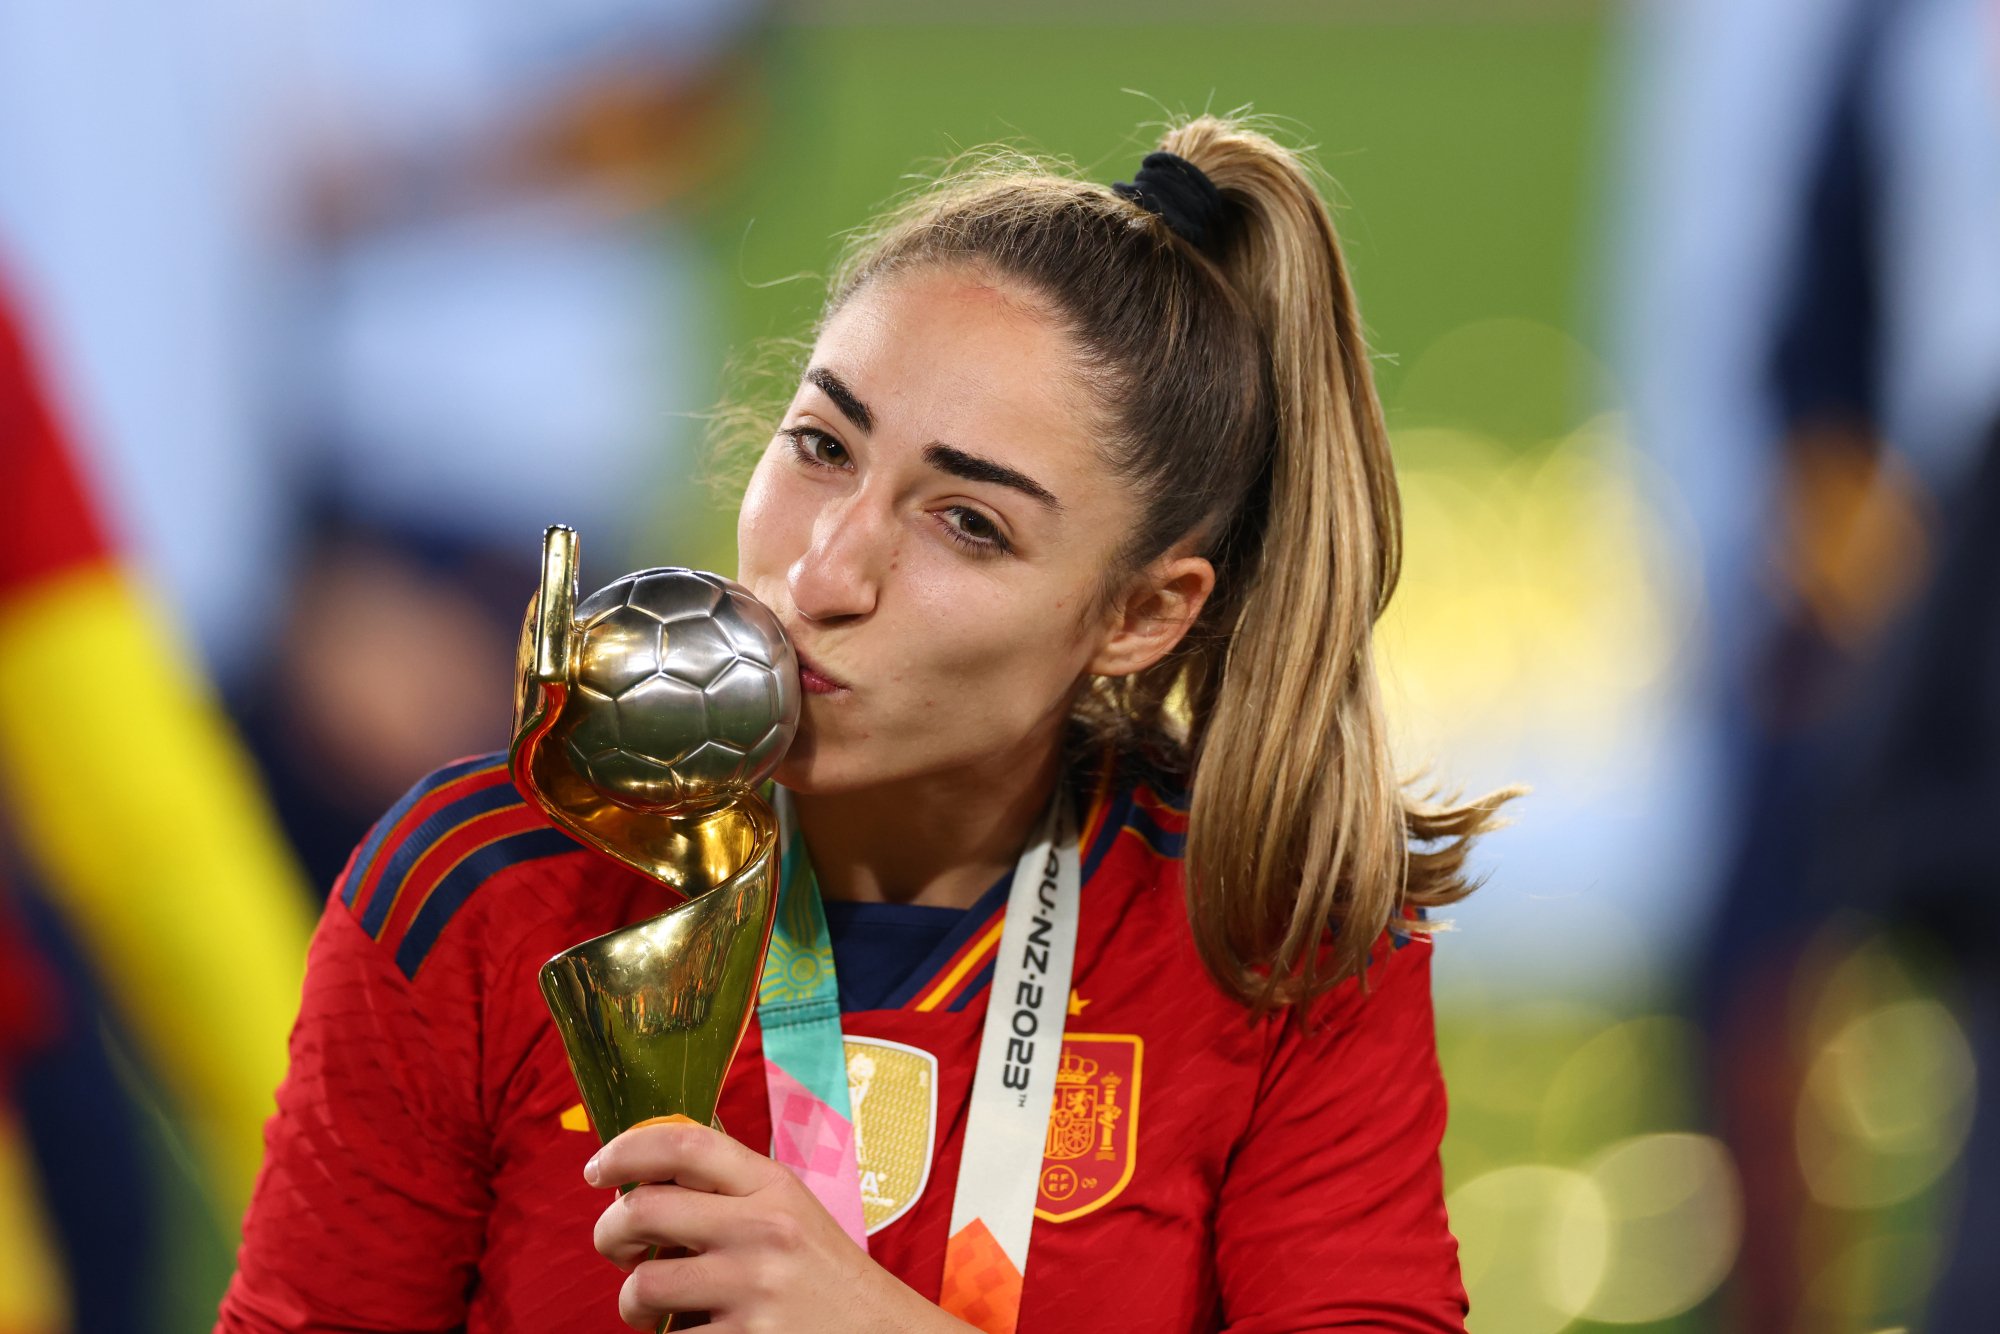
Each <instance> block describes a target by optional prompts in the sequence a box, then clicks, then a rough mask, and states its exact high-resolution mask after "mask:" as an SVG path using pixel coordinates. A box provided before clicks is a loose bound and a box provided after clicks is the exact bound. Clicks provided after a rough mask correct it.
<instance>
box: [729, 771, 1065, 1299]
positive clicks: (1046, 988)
mask: <svg viewBox="0 0 2000 1334" xmlns="http://www.w3.org/2000/svg"><path fill="white" fill-rule="evenodd" d="M777 808H778V821H779V830H780V833H781V837H782V842H783V847H784V854H783V857H782V866H781V878H780V883H779V898H778V913H777V920H776V922H775V924H774V925H773V927H772V931H771V949H770V953H769V954H768V955H767V956H766V957H765V961H764V973H763V978H762V983H761V986H760V987H759V991H758V1003H757V1016H758V1023H759V1026H760V1027H761V1029H762V1030H763V1039H764V1071H765V1076H764V1082H765V1095H766V1098H767V1100H768V1102H769V1104H770V1110H771V1128H772V1156H773V1157H774V1158H776V1159H777V1160H778V1161H779V1162H781V1163H784V1164H785V1165H786V1166H787V1167H790V1168H791V1169H792V1170H793V1171H794V1172H796V1173H797V1174H798V1175H799V1177H800V1179H801V1180H803V1181H804V1182H805V1183H806V1185H807V1187H808V1188H810V1189H811V1190H812V1192H813V1194H814V1196H816V1197H817V1198H818V1199H819V1201H820V1203H821V1204H823V1205H824V1206H825V1207H826V1209H827V1211H828V1212H829V1213H831V1214H832V1215H833V1216H834V1218H835V1219H836V1220H838V1221H839V1222H840V1224H841V1226H842V1227H843V1228H845V1229H846V1230H847V1233H848V1235H849V1236H851V1237H853V1238H854V1240H855V1241H856V1242H857V1243H858V1244H860V1245H862V1246H863V1247H865V1246H866V1245H867V1229H866V1227H865V1224H864V1222H863V1215H862V1207H861V1186H860V1177H859V1169H858V1166H857V1163H856V1154H855V1139H854V1111H853V1107H852V1105H851V1102H850V1100H849V1095H848V1083H847V1061H846V1051H845V1047H844V1044H843V1040H842V1038H841V1033H840V1001H839V996H840V990H839V986H838V984H837V982H836V980H835V976H834V964H833V944H832V939H831V937H830V935H829V933H828V931H827V926H826V913H825V911H824V910H823V909H822V908H821V906H820V899H819V887H818V885H817V883H816V882H815V881H814V879H813V875H812V867H811V865H810V863H809V862H808V861H807V859H806V856H805V845H804V841H803V839H802V838H801V837H800V835H799V831H798V820H797V818H796V814H795V812H794V811H793V809H792V802H791V795H790V794H789V793H787V792H785V791H783V790H782V789H780V790H779V792H778V794H777ZM1080 889H1081V882H1080V876H1079V872H1078V865H1077V847H1076V829H1075V823H1074V819H1073V817H1072V815H1071V812H1070V809H1069V803H1068V801H1066V800H1064V798H1063V795H1062V789H1061V788H1060V786H1059V787H1058V789H1057V794H1056V796H1055V798H1054V799H1053V800H1052V801H1051V803H1050V808H1049V811H1048V813H1047V815H1045V816H1044V817H1043V820H1042V822H1041V825H1040V827H1039V828H1038V830H1037V832H1036V834H1035V836H1034V837H1032V838H1030V839H1029V841H1028V846H1027V848H1026V849H1025V850H1024V851H1023V852H1022V854H1021V860H1020V862H1019V863H1018V864H1017V865H1016V866H1015V868H1014V879H1013V883H1012V884H1011V885H1010V886H1009V888H1008V891H1007V906H1006V909H1005V912H1006V916H1005V918H1004V920H1003V923H1002V926H1001V932H1000V951H999V954H998V956H997V957H996V959H995V961H994V968H993V982H992V987H991V990H990V992H989V994H988V1000H987V1007H986V1018H985V1022H984V1025H983V1027H982V1028H981V1030H980V1039H979V1053H978V1056H977V1057H976V1058H975V1065H974V1067H973V1077H972V1096H971V1103H970V1106H969V1108H968V1111H967V1116H966V1126H965V1148H964V1152H963V1154H962V1157H961V1162H960V1165H959V1171H958V1187H957V1190H956V1192H955V1193H954V1194H953V1196H952V1207H951V1231H950V1239H949V1241H948V1242H947V1244H946V1248H945V1266H944V1277H943V1285H942V1288H941V1290H940V1297H939V1304H940V1305H941V1306H943V1307H944V1309H945V1310H947V1311H949V1312H951V1313H952V1314H953V1315H956V1316H958V1317H959V1318H960V1319H962V1320H965V1321H967V1322H968V1323H970V1324H973V1325H975V1326H977V1327H979V1328H980V1329H984V1330H989V1331H999V1330H1007V1331H1011V1330H1012V1329H1013V1328H1014V1324H1015V1319H1016V1316H1017V1314H1018V1312H1019V1309H1020V1302H1021V1282H1022V1277H1023V1275H1025V1274H1026V1272H1027V1267H1028V1242H1029V1237H1030V1234H1031V1233H1032V1231H1033V1227H1034V1221H1035V1195H1036V1191H1037V1189H1038V1185H1039V1180H1040V1176H1041V1169H1042V1157H1043V1153H1044V1150H1045V1146H1046V1142H1047V1139H1048V1126H1049V1114H1050V1109H1051V1107H1052V1105H1053V1099H1054V1096H1055V1071H1056V1066H1057V1064H1058V1062H1059V1061H1060V1060H1061V1055H1062V1036H1063V1024H1064V1021H1065V1019H1066V1018H1067V1016H1068V1013H1069V990H1070V974H1071V970H1072V966H1073V964H1074V962H1075V957H1076V924H1077V907H1078V897H1079V891H1080ZM934 1133H935V1132H934Z"/></svg>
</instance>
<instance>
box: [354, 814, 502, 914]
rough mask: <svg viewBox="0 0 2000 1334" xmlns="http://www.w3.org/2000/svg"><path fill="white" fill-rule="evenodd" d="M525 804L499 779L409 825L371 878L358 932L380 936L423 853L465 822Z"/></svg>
mask: <svg viewBox="0 0 2000 1334" xmlns="http://www.w3.org/2000/svg"><path fill="white" fill-rule="evenodd" d="M526 804H527V803H526V802H525V801H523V800H522V797H521V794H520V792H518V791H517V790H516V789H515V787H514V785H513V784H512V783H511V782H508V781H506V780H505V779H504V778H502V779H501V780H500V781H498V782H495V783H492V784H491V785H488V786H484V787H474V788H473V789H472V790H471V791H470V792H468V793H467V794H466V795H465V796H462V797H459V798H457V799H456V800H453V801H450V802H447V803H446V804H444V805H443V806H440V807H438V808H437V809H436V810H434V811H432V812H431V813H430V814H428V815H427V816H425V817H424V818H423V819H422V820H419V821H418V822H417V823H416V824H414V825H412V826H411V827H410V829H409V830H408V832H407V833H405V834H404V835H402V836H401V837H400V838H398V839H397V841H396V845H395V847H394V848H393V849H391V850H389V851H388V856H387V859H386V860H385V861H384V863H383V866H382V873H381V874H380V875H379V876H376V877H375V881H376V885H375V892H374V895H373V896H372V897H371V898H370V899H369V900H368V906H367V908H366V910H365V911H364V912H363V913H362V915H361V926H362V929H363V930H365V931H367V932H368V934H369V935H371V936H379V935H381V933H382V928H383V927H384V926H386V925H387V924H388V921H389V907H390V905H391V904H392V903H394V902H395V901H396V887H397V886H398V885H401V884H402V883H403V882H404V880H405V879H407V878H408V877H409V874H410V872H411V871H412V870H413V869H415V867H416V864H417V862H418V861H420V860H421V859H422V858H423V856H424V854H425V853H427V852H429V851H430V850H431V849H432V848H434V847H436V846H437V845H438V844H439V843H441V842H443V841H444V840H445V839H446V838H448V837H450V836H451V835H452V834H453V833H455V832H456V831H457V830H458V829H460V828H462V827H463V826H464V825H465V823H466V822H467V821H468V820H472V819H474V818H476V817H478V816H481V815H486V814H489V813H491V812H493V811H498V810H505V809H506V808H507V807H509V806H523V805H526Z"/></svg>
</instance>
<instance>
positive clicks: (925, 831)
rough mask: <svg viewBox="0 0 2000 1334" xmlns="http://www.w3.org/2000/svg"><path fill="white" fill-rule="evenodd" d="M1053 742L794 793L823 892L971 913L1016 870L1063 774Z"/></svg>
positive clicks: (859, 899) (861, 900) (833, 896)
mask: <svg viewBox="0 0 2000 1334" xmlns="http://www.w3.org/2000/svg"><path fill="white" fill-rule="evenodd" d="M1061 768H1062V753H1061V748H1060V746H1059V745H1058V744H1056V743H1055V742H1054V741H1053V740H1051V741H1049V742H1048V743H1047V744H1045V745H1040V746H1038V747H1036V748H1035V751H1034V752H1033V753H1030V754H1027V755H1022V754H1020V753H1018V752H1010V753H1009V755H1008V756H1007V757H1006V759H1005V760H1004V761H995V762H987V763H981V764H979V765H975V766H971V767H968V768H966V769H964V770H959V771H953V772H949V773H946V774H942V775H940V774H927V775H925V776H924V777H922V778H921V779H908V780H901V781H898V782H894V783H887V784H883V785H881V786H879V787H872V788H864V789H859V790H856V791H851V792H837V793H818V794H810V793H794V794H793V798H792V800H793V809H794V810H796V811H797V812H798V820H799V832H800V833H801V834H802V835H803V836H804V838H805V844H806V850H807V853H808V855H809V856H811V858H812V866H813V874H814V876H815V877H816V878H817V879H818V881H819V890H820V893H821V895H823V896H824V897H826V898H829V899H843V900H848V901H852V902H858V903H914V904H923V905H927V906H933V907H942V908H969V907H971V906H972V905H973V903H975V902H977V901H978V899H979V896H980V895H981V894H983V893H985V892H986V890H987V888H988V887H990V886H991V885H992V884H993V882H994V881H995V880H998V879H999V878H1000V877H1001V875H1003V874H1005V873H1006V872H1008V871H1011V870H1012V869H1013V868H1014V865H1015V863H1016V862H1017V861H1018V860H1019V859H1020V856H1021V849H1022V848H1023V847H1025V846H1026V844H1027V842H1028V839H1029V838H1030V837H1031V836H1032V835H1033V834H1034V831H1035V827H1036V825H1037V824H1038V823H1039V822H1040V820H1041V818H1042V815H1043V814H1044V813H1045V812H1046V811H1047V810H1048V803H1049V799H1050V796H1051V795H1052V794H1053V793H1054V791H1055V786H1056V783H1057V781H1058V779H1059V778H1060V776H1061Z"/></svg>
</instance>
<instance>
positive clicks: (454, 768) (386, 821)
mask: <svg viewBox="0 0 2000 1334" xmlns="http://www.w3.org/2000/svg"><path fill="white" fill-rule="evenodd" d="M506 758H507V757H506V756H505V755H501V754H491V755H475V756H474V757H472V758H471V759H468V760H460V761H459V762H458V763H456V764H451V765H447V766H445V767H444V768H442V769H439V770H438V771H437V772H436V773H432V774H428V775H426V776H425V777H423V778H420V779H418V780H417V784H416V786H414V787H412V788H411V789H410V790H409V791H408V792H405V793H404V794H403V796H402V798H401V799H400V800H399V801H397V803H396V804H395V805H394V806H391V807H390V808H389V810H388V813H387V814H385V815H383V817H382V818H381V819H379V820H377V821H376V822H375V824H374V826H373V827H372V828H371V829H369V831H368V836H367V837H366V838H364V839H363V840H362V841H361V846H360V847H359V848H358V849H356V850H355V853H354V861H353V862H352V864H351V865H350V866H349V868H348V873H347V884H346V886H345V888H344V889H343V890H342V892H341V900H342V901H343V902H344V903H346V904H347V906H348V907H350V908H352V907H353V906H354V896H355V895H356V894H358V893H360V891H361V882H362V881H363V880H365V879H367V878H368V868H369V866H370V865H371V864H372V863H373V862H374V860H375V858H376V856H377V854H379V853H380V852H381V850H382V844H383V842H384V841H385V840H386V839H387V838H388V837H389V834H390V832H391V831H393V830H394V829H395V828H396V826H398V825H400V824H401V823H402V822H403V820H404V818H405V817H406V816H408V815H409V813H410V812H411V811H412V810H414V809H416V807H417V804H418V803H419V802H421V801H422V800H423V799H424V798H425V797H428V796H429V795H430V794H431V793H433V792H435V791H437V790H438V789H439V788H441V787H443V786H445V785H446V784H447V783H453V782H456V781H457V780H459V779H461V778H464V777H465V776H466V775H467V774H473V773H477V772H479V771H480V770H481V769H487V768H491V767H493V766H494V765H495V764H498V763H501V762H503V761H504V760H505V759H506Z"/></svg>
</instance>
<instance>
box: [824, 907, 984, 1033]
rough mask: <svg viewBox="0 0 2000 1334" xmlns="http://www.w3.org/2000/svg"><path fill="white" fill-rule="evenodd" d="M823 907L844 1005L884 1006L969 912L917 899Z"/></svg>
mask: <svg viewBox="0 0 2000 1334" xmlns="http://www.w3.org/2000/svg"><path fill="white" fill-rule="evenodd" d="M1009 878H1011V877H1009ZM820 906H821V908H822V909H824V910H825V912H826V930H827V935H828V936H829V937H830V938H831V939H832V942H833V964H834V977H835V978H836V979H837V980H838V982H839V984H840V1008H841V1009H843V1010H879V1009H882V1008H883V1007H884V1006H885V1005H886V1004H887V1003H888V1001H889V998H890V997H891V996H892V995H894V994H895V993H896V992H897V991H898V990H899V989H901V988H902V986H903V984H904V983H906V982H908V981H909V980H910V978H911V977H912V975H914V974H915V973H916V971H917V969H918V968H920V967H922V966H923V962H924V960H926V959H928V958H930V957H931V955H932V953H934V952H935V951H936V950H937V947H938V946H939V945H942V944H943V943H944V941H945V937H947V936H949V935H950V934H951V933H952V930H953V929H954V928H955V927H957V926H958V924H959V923H961V922H963V921H964V920H965V913H966V910H965V909H963V908H933V907H929V906H928V905H925V904H918V903H841V902H837V901H834V900H828V901H827V902H825V903H822V904H821V905H820Z"/></svg>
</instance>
